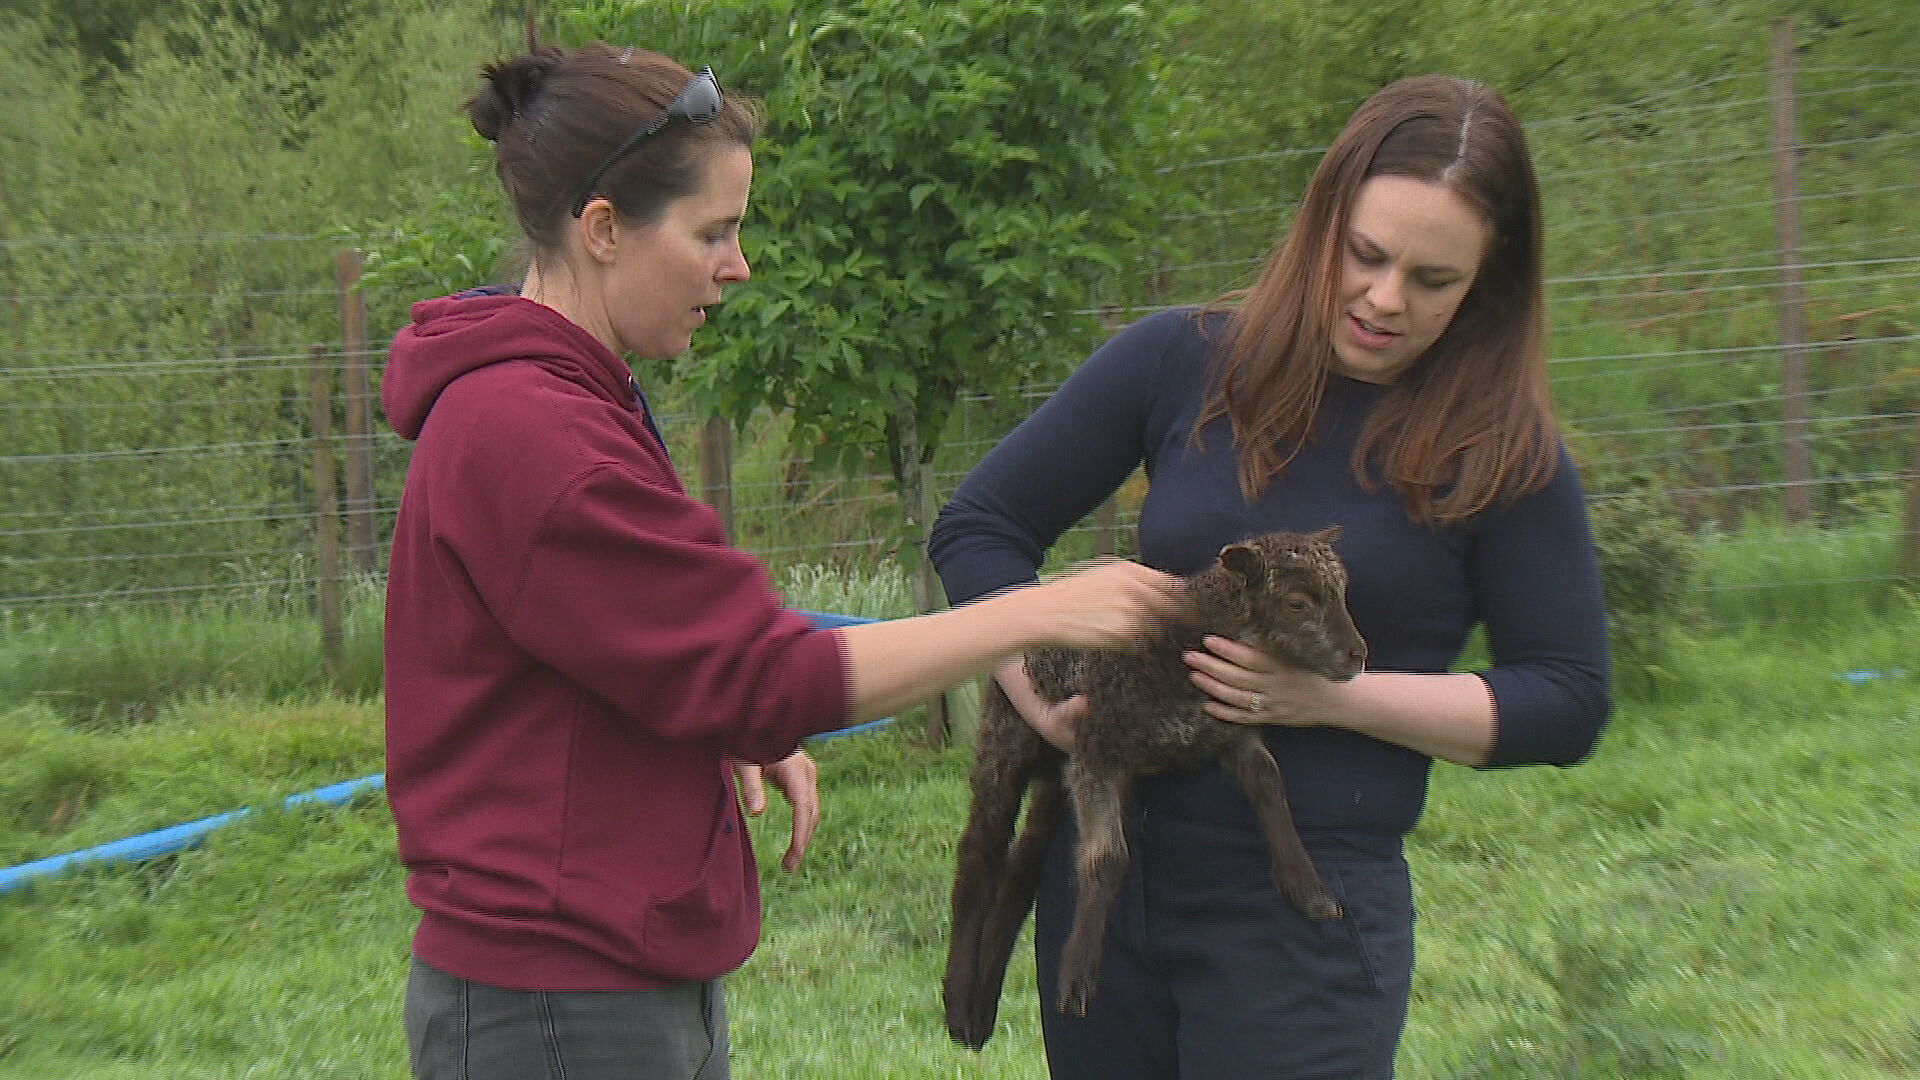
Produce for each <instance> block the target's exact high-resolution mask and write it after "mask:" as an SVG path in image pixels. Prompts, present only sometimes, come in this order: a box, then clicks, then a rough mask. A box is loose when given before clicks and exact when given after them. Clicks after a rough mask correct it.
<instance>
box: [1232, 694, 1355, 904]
mask: <svg viewBox="0 0 1920 1080" xmlns="http://www.w3.org/2000/svg"><path fill="white" fill-rule="evenodd" d="M1221 763H1222V764H1224V765H1225V766H1226V768H1227V771H1228V772H1229V773H1231V774H1233V778H1234V779H1235V780H1238V781H1239V782H1240V786H1241V787H1242V788H1243V789H1245V791H1246V793H1247V798H1248V799H1250V800H1251V801H1252V802H1253V810H1254V813H1255V814H1257V815H1258V816H1259V818H1260V829H1261V831H1262V832H1264V833H1265V834H1266V837H1267V847H1268V849H1269V850H1270V851H1271V852H1272V854H1273V883H1274V885H1275V886H1277V887H1278V888H1279V889H1280V894H1281V895H1282V896H1285V897H1286V898H1287V900H1288V902H1290V903H1292V904H1293V906H1294V907H1295V908H1296V909H1298V910H1299V912H1300V913H1301V914H1302V915H1305V916H1306V917H1307V918H1309V919H1337V918H1339V917H1340V916H1341V915H1342V914H1344V912H1343V911H1342V910H1341V907H1340V901H1338V900H1335V899H1334V898H1333V895H1332V894H1331V893H1329V892H1327V887H1326V885H1325V884H1323V883H1322V882H1321V880H1320V872H1319V871H1318V870H1315V869H1314V868H1313V860H1312V859H1311V858H1309V857H1308V855H1307V849H1306V845H1304V844H1302V843H1301V842H1300V833H1299V831H1298V830H1296V829H1295V828H1294V826H1293V812H1292V811H1291V810H1289V809H1288V808H1287V785H1286V782H1285V781H1283V780H1282V779H1281V778H1280V767H1279V766H1278V765H1276V764H1274V761H1273V755H1272V754H1270V753H1268V752H1267V748H1266V745H1265V744H1264V743H1262V742H1261V741H1260V737H1259V736H1258V735H1255V734H1253V733H1251V732H1248V733H1247V734H1246V736H1245V737H1244V738H1241V739H1238V740H1236V741H1235V743H1234V745H1233V747H1232V748H1231V749H1229V750H1227V751H1226V752H1225V753H1224V754H1222V755H1221Z"/></svg>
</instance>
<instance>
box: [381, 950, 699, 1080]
mask: <svg viewBox="0 0 1920 1080" xmlns="http://www.w3.org/2000/svg"><path fill="white" fill-rule="evenodd" d="M406 1027H407V1051H408V1054H409V1056H410V1057H411V1058H412V1060H413V1075H414V1076H415V1077H416V1078H417V1080H727V1012H726V1003H725V1001H724V1000H723V999H722V995H721V988H720V982H719V980H717V979H716V980H715V981H713V982H710V983H688V984H686V985H684V986H676V987H671V988H669V989H666V990H503V989H500V988H498V987H492V986H483V985H481V984H480V983H476V982H469V981H468V980H466V979H461V978H457V977H455V976H452V975H449V974H447V973H446V972H444V971H440V970H438V969H436V968H433V967H431V966H429V965H427V964H424V963H421V962H420V961H419V960H418V959H415V960H414V961H413V966H412V968H411V969H410V970H409V971H408V973H407V1004H406Z"/></svg>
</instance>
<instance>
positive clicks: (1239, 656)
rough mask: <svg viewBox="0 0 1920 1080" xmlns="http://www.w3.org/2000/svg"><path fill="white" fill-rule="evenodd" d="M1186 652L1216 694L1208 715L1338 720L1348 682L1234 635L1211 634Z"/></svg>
mask: <svg viewBox="0 0 1920 1080" xmlns="http://www.w3.org/2000/svg"><path fill="white" fill-rule="evenodd" d="M1201 644H1203V645H1204V646H1206V648H1205V650H1200V649H1192V650H1189V651H1188V652H1187V653H1186V654H1185V659H1186V661H1187V667H1188V668H1189V669H1190V670H1189V672H1188V676H1189V678H1191V679H1192V680H1193V685H1195V686H1197V687H1199V688H1200V689H1201V690H1202V691H1204V692H1205V693H1206V694H1207V696H1208V697H1209V698H1210V699H1211V700H1209V701H1208V702H1207V703H1206V710H1207V715H1209V716H1211V717H1213V718H1214V719H1216V720H1225V721H1227V722H1228V723H1233V724H1277V725H1282V726H1285V727H1314V726H1317V725H1320V724H1328V723H1334V722H1335V718H1336V717H1337V716H1338V715H1339V693H1340V690H1341V688H1342V684H1340V683H1336V682H1333V681H1332V680H1330V679H1325V678H1322V677H1321V676H1319V675H1316V674H1314V673H1313V672H1311V671H1305V670H1302V669H1300V668H1296V667H1290V666H1287V665H1284V664H1282V663H1280V662H1279V661H1277V660H1275V659H1273V658H1272V657H1270V656H1268V655H1266V654H1265V653H1263V652H1261V651H1260V650H1258V649H1255V648H1253V647H1252V646H1249V645H1243V644H1241V643H1240V642H1238V641H1234V640H1232V639H1231V638H1224V637H1219V636H1217V635H1211V634H1210V635H1208V636H1207V637H1206V638H1204V639H1202V641H1201Z"/></svg>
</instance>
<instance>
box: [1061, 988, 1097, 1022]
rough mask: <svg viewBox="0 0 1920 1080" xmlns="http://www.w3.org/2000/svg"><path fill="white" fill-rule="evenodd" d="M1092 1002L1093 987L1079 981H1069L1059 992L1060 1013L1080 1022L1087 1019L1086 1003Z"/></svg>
mask: <svg viewBox="0 0 1920 1080" xmlns="http://www.w3.org/2000/svg"><path fill="white" fill-rule="evenodd" d="M1091 1000H1093V987H1092V986H1091V985H1087V984H1085V983H1082V982H1080V981H1079V980H1071V981H1069V982H1068V983H1067V984H1066V986H1065V987H1063V988H1062V989H1061V991H1060V1011H1061V1012H1063V1013H1066V1014H1067V1015H1068V1016H1072V1017H1076V1018H1078V1019H1081V1020H1085V1019H1086V1018H1087V1003H1088V1002H1089V1001H1091Z"/></svg>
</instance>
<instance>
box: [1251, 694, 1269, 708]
mask: <svg viewBox="0 0 1920 1080" xmlns="http://www.w3.org/2000/svg"><path fill="white" fill-rule="evenodd" d="M1247 711H1248V712H1256V713H1263V712H1266V711H1267V695H1265V694H1261V693H1255V694H1254V695H1253V696H1252V697H1250V698H1248V699H1247Z"/></svg>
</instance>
